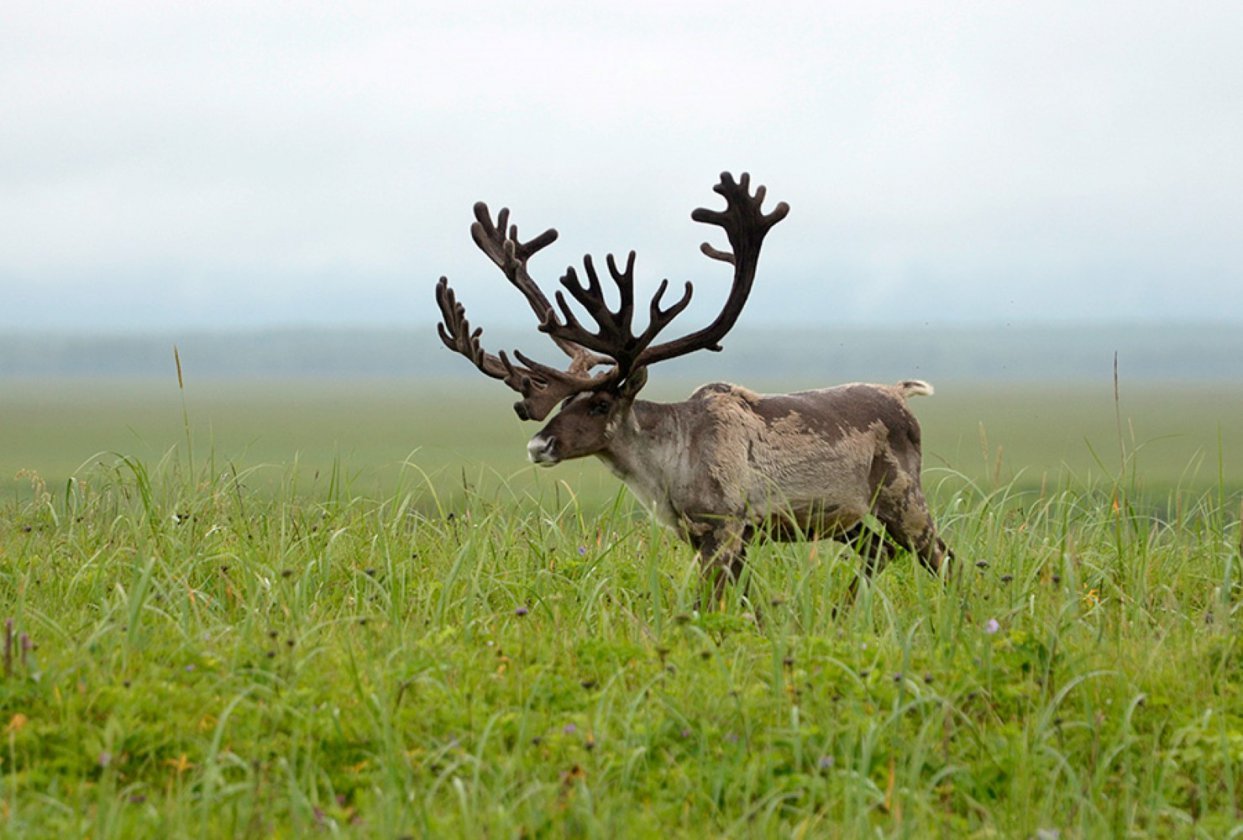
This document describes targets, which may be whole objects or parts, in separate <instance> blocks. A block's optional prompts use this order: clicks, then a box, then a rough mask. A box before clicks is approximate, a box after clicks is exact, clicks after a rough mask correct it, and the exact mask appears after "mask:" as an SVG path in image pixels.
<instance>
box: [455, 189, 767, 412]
mask: <svg viewBox="0 0 1243 840" xmlns="http://www.w3.org/2000/svg"><path fill="white" fill-rule="evenodd" d="M713 189H714V190H715V191H716V192H717V193H719V194H721V195H722V196H724V197H725V201H726V208H725V210H723V211H718V210H706V209H703V208H700V209H698V210H696V211H694V212H693V213H692V214H691V218H693V219H694V220H695V221H697V222H704V223H706V224H712V225H716V226H718V227H720V228H722V229H724V230H725V233H726V235H727V236H728V238H729V242H730V245H731V247H732V248H733V251H732V252H727V251H719V250H717V249H716V248H713V247H712V246H711V245H709V244H707V243H704V245H703V246H702V248H701V250H703V252H704V253H705V254H707V255H708V256H709V257H712V258H713V259H718V260H722V261H724V262H728V263H730V264H732V265H733V266H734V282H733V286H732V287H731V289H730V293H729V297H728V298H727V299H726V301H725V305H724V307H723V308H722V310H721V312H720V314H718V315H717V317H716V319H715V320H713V322H712V323H711V324H709V325H708V326H707V327H704V328H703V329H701V330H698V331H696V332H694V333H691V334H689V335H686V336H683V337H682V338H678V339H674V340H673V341H668V342H665V343H664V344H659V345H655V346H651V345H652V341H653V340H654V339H655V338H656V336H657V335H658V334H659V333H660V332H661V331H662V330H663V329H665V327H667V326H668V325H669V323H670V322H671V321H673V319H674V318H676V317H677V316H678V315H679V314H680V313H681V312H682V311H683V310H685V309H686V307H687V305H688V304H689V303H690V300H691V294H692V287H691V284H690V283H687V284H686V290H685V291H684V292H683V294H682V297H681V298H679V299H678V300H677V301H675V302H674V303H673V304H671V305H670V306H668V307H662V305H661V301H662V300H663V299H664V294H665V292H666V291H667V289H668V288H669V281H668V280H663V281H661V284H660V288H659V289H658V290H657V291H656V294H655V295H653V296H652V301H651V303H650V305H649V309H648V316H649V317H648V325H647V328H646V329H645V330H644V331H643V332H642V333H640V334H639V335H635V334H634V328H633V318H634V258H635V255H634V252H633V251H631V252H630V255H629V257H628V258H627V260H626V266H625V268H624V269H619V268H618V266H617V261H616V260H615V259H614V258H613V255H612V254H609V256H608V269H609V275H610V276H611V277H612V280H613V283H614V284H615V285H616V286H617V289H618V292H619V296H620V302H619V304H618V307H617V309H616V310H613V309H611V308H610V307H609V305H608V303H607V302H606V300H605V298H604V290H603V288H602V287H601V284H600V278H599V275H598V274H597V273H596V269H595V265H594V263H593V262H592V260H591V257H590V256H587V257H584V259H583V268H584V271H585V273H586V277H587V282H586V284H584V283H583V282H582V281H580V280H579V277H578V273H577V272H576V271H575V270H574V269H573V268H572V267H571V268H569V269H567V270H566V273H565V276H563V277H562V278H561V284H562V285H563V286H564V287H565V291H566V292H569V294H570V295H571V296H572V297H573V298H574V299H575V300H576V301H578V303H579V305H581V306H582V307H583V309H585V310H586V312H587V314H588V315H589V316H590V317H591V319H592V320H593V321H595V324H596V328H595V329H594V330H591V329H588V328H587V327H585V326H583V324H582V322H581V321H579V319H578V318H577V317H576V316H575V314H574V311H573V310H572V309H571V308H570V306H569V303H568V301H567V300H566V297H565V294H564V293H563V292H561V291H558V292H557V294H556V298H557V307H558V308H559V309H560V312H561V317H558V315H557V310H556V309H554V308H553V306H552V304H551V303H550V302H549V301H548V298H546V297H545V296H544V293H543V292H542V291H541V290H540V288H539V286H537V285H536V284H535V281H534V280H532V279H531V275H530V274H529V273H528V272H527V262H528V261H529V260H530V258H531V257H532V256H533V255H534V254H535V253H536V252H538V251H539V250H541V249H542V248H544V247H546V246H548V245H549V244H551V243H552V242H553V241H555V240H556V238H557V232H556V231H555V230H553V229H551V228H550V229H549V230H546V231H544V232H543V233H542V234H540V235H539V236H536V237H535V238H533V239H530V240H528V241H527V242H523V241H521V240H520V239H519V238H518V229H517V227H516V226H511V227H509V228H508V230H507V229H506V226H507V224H508V221H509V210H508V209H502V210H501V212H500V213H499V214H498V216H497V220H496V222H495V223H493V221H492V216H491V214H490V213H489V211H488V207H487V205H486V204H484V203H483V202H479V203H477V204H476V205H475V220H476V221H475V223H474V224H473V225H471V236H472V237H473V238H474V240H475V244H476V245H478V246H479V248H480V249H481V250H482V251H483V252H484V253H485V254H487V255H488V258H489V259H491V260H492V262H494V263H495V264H496V265H497V266H498V267H499V268H500V269H501V271H502V272H503V273H504V274H505V276H506V277H507V278H508V279H509V281H510V283H512V284H513V285H514V286H515V287H517V289H518V290H519V291H520V292H522V294H523V296H524V297H525V298H526V299H527V303H528V304H530V306H531V309H532V310H533V311H534V312H535V314H536V316H537V317H538V318H539V319H540V330H541V331H542V332H545V333H547V334H548V335H549V336H551V337H552V339H553V341H554V342H556V344H557V346H558V347H560V348H561V349H562V350H563V351H565V353H566V354H567V355H568V356H569V357H570V360H571V361H570V366H569V368H568V369H567V370H564V371H562V370H558V369H556V368H551V367H548V366H546V365H542V364H540V363H538V362H535V361H533V360H531V359H529V358H528V357H526V356H525V355H523V354H522V353H520V352H519V351H517V350H515V351H514V356H515V357H516V358H517V359H518V361H520V362H521V363H522V364H523V365H525V367H522V366H519V365H515V364H514V363H513V362H511V361H510V360H509V357H508V356H506V355H505V354H504V353H501V354H500V355H499V356H494V355H492V354H491V353H488V352H486V351H485V350H484V349H483V348H482V346H481V345H480V343H479V337H480V335H481V334H482V332H483V331H482V330H478V329H477V330H474V331H473V332H472V331H471V329H470V323H469V322H468V321H467V320H466V311H465V309H464V308H463V307H462V305H461V304H459V303H458V302H457V299H456V297H455V296H454V294H453V290H452V289H451V288H449V282H448V280H446V279H445V278H443V277H442V278H440V283H439V284H438V285H437V286H436V300H437V303H438V304H439V305H440V311H441V314H442V315H443V316H444V321H443V323H441V324H440V325H439V327H438V328H439V332H440V338H441V340H442V341H443V342H444V343H445V345H446V346H447V347H449V348H450V349H451V350H454V351H456V352H458V353H461V354H462V355H463V356H465V357H466V358H468V359H470V361H471V362H472V363H473V364H474V365H475V367H477V368H478V369H479V370H481V371H482V372H483V373H485V374H487V375H488V376H491V377H493V378H495V379H500V380H502V381H504V382H505V384H507V385H508V386H509V387H511V388H513V389H514V390H515V391H518V392H519V393H521V394H522V396H523V400H522V401H521V402H519V403H517V404H515V406H514V410H515V411H517V413H518V416H519V417H521V418H522V419H524V420H526V419H533V420H542V419H543V418H544V417H546V416H547V415H548V413H549V412H550V411H551V410H552V409H553V408H554V407H555V406H556V405H557V403H559V402H560V401H561V400H563V399H565V398H566V397H568V396H571V395H573V394H576V393H579V392H582V391H594V390H598V389H601V388H605V387H611V386H614V385H616V384H617V383H619V382H621V381H623V380H625V379H626V378H627V377H630V376H631V374H632V373H634V372H635V371H636V370H638V369H639V368H643V367H646V366H647V365H650V364H654V363H656V362H660V361H664V360H665V359H671V358H674V357H675V356H682V355H685V354H687V353H691V352H693V351H695V350H700V349H709V350H720V349H721V347H720V341H721V339H722V338H723V337H724V336H725V334H726V333H728V332H729V331H730V329H731V328H732V327H733V326H734V323H735V322H736V321H737V320H738V316H739V315H740V314H741V313H742V308H743V306H744V305H745V304H746V302H747V296H748V295H749V294H750V292H751V284H752V282H753V281H754V280H755V270H756V266H757V264H758V261H759V255H760V246H761V245H762V244H763V241H764V236H765V235H766V234H767V233H768V231H769V229H770V228H772V226H773V225H775V224H777V222H779V221H781V220H782V219H784V218H785V216H786V214H787V213H788V212H789V210H790V208H789V206H788V205H786V204H785V202H781V203H779V204H778V205H777V206H776V208H774V210H773V211H772V212H771V213H769V214H765V213H764V212H763V211H762V210H761V204H762V203H763V201H764V193H765V191H764V187H758V188H757V189H756V191H755V195H754V196H752V195H751V194H750V191H749V190H750V176H749V175H747V174H746V173H745V172H744V173H743V174H742V176H741V178H740V179H739V181H738V182H735V181H734V179H733V176H731V175H730V174H729V173H728V172H724V173H722V174H721V182H720V183H719V184H717V186H716V187H714V188H713ZM601 364H611V365H612V366H611V367H610V368H609V369H608V370H606V371H603V372H602V373H599V374H596V375H595V376H592V375H590V373H589V371H591V370H592V368H594V367H596V366H598V365H601Z"/></svg>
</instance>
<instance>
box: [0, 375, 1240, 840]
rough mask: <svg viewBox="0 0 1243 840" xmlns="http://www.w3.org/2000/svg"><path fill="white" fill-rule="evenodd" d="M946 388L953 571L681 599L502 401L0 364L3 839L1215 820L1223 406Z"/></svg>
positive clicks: (1231, 408)
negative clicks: (858, 584)
mask: <svg viewBox="0 0 1243 840" xmlns="http://www.w3.org/2000/svg"><path fill="white" fill-rule="evenodd" d="M938 384H939V386H940V387H939V390H938V394H937V396H935V397H933V398H932V399H927V400H921V401H920V402H918V403H916V410H917V412H918V413H919V415H920V417H921V419H922V420H923V423H924V430H925V440H926V444H925V455H926V467H927V469H926V473H925V482H926V484H927V485H928V486H929V487H930V489H932V491H933V493H932V496H933V498H934V513H935V515H936V516H937V518H938V520H939V522H940V524H941V527H942V531H943V533H944V534H945V536H946V539H947V540H948V541H949V542H950V543H951V544H952V545H953V547H954V548H955V550H956V552H957V553H958V556H959V557H960V558H962V560H963V564H962V568H961V570H960V572H959V575H958V576H957V577H956V578H954V579H953V580H952V581H950V582H949V583H948V585H943V584H942V583H941V582H939V581H937V580H934V579H933V578H931V577H930V576H928V575H927V574H926V573H924V572H923V571H922V570H920V569H919V568H918V567H917V564H913V563H911V562H910V561H909V560H906V559H901V560H899V561H897V562H895V563H894V564H892V565H891V566H890V568H889V569H887V570H886V571H885V572H884V573H883V574H881V575H880V576H879V577H878V578H877V580H876V581H875V582H874V585H872V586H864V587H862V588H861V590H860V595H859V598H858V599H857V601H855V602H853V603H846V602H844V596H845V592H846V589H847V587H848V586H849V585H850V581H851V580H852V578H853V576H854V573H855V569H856V568H857V565H858V564H857V560H856V559H855V558H854V557H853V556H852V555H850V554H849V553H848V552H844V551H843V550H841V549H840V548H838V547H837V546H835V545H834V544H830V543H819V544H794V545H783V546H764V547H761V548H759V549H757V550H756V551H754V552H753V553H752V556H751V564H750V572H749V581H748V584H747V589H746V592H745V594H744V592H743V591H742V589H735V590H733V591H731V593H730V597H729V598H728V599H727V603H725V604H724V605H723V606H722V608H721V609H713V610H707V609H704V610H701V609H699V605H700V604H701V603H703V601H702V597H701V596H702V591H701V586H700V583H699V579H698V575H697V570H696V568H695V566H694V564H693V560H692V557H691V553H690V551H689V550H687V549H686V548H685V547H684V546H681V545H679V544H677V543H676V542H674V541H672V540H671V538H670V537H669V535H668V534H667V533H665V532H663V531H661V530H660V529H658V528H655V527H653V526H652V525H650V524H649V523H648V522H647V520H646V519H645V518H644V517H642V516H641V515H637V514H636V512H635V511H634V509H633V508H632V506H631V504H630V502H629V500H628V498H627V497H626V496H625V495H624V494H622V493H619V492H618V487H617V484H616V482H615V481H613V480H612V479H611V478H609V477H608V476H606V475H604V474H603V472H602V471H601V470H598V469H596V468H594V467H593V466H591V465H586V466H583V467H581V468H580V467H572V466H570V465H566V466H564V467H560V468H558V469H556V470H554V471H545V472H541V473H539V474H536V473H534V472H533V471H532V470H530V469H529V468H526V467H524V466H523V464H522V455H523V454H524V453H523V449H524V443H525V439H526V437H527V435H528V434H529V433H530V431H531V429H530V426H529V425H528V424H519V423H518V422H517V421H516V420H514V419H513V417H512V414H510V413H509V411H508V407H507V401H506V400H505V395H504V394H499V395H498V394H497V393H496V392H495V390H486V391H478V392H476V391H471V392H470V393H467V394H456V395H452V396H450V395H448V394H447V393H446V391H444V390H437V389H435V388H418V387H416V386H413V385H411V384H410V383H364V384H356V385H344V384H324V383H301V384H299V383H294V384H286V385H281V386H275V385H269V384H264V383H252V384H249V385H238V384H225V383H203V384H196V383H189V385H188V388H187V391H186V394H185V396H184V403H183V395H182V394H181V393H180V392H179V391H178V390H177V388H176V385H175V382H174V383H173V384H172V385H171V386H170V385H168V384H163V383H161V384H156V385H152V384H149V383H104V384H100V383H95V384H89V383H61V384H58V385H53V384H33V383H5V384H4V385H3V386H2V387H3V391H2V392H0V393H3V402H2V403H0V471H2V472H0V475H3V477H4V478H5V479H6V480H8V479H10V478H12V477H14V476H17V475H18V473H19V471H20V477H18V478H13V480H12V482H11V483H10V484H9V486H8V490H7V493H6V498H5V500H4V501H0V604H3V605H4V607H3V610H4V612H3V615H0V620H3V621H4V622H5V626H4V628H3V632H4V635H5V662H4V675H3V682H0V726H3V727H4V738H3V742H2V743H0V826H2V827H3V831H4V832H5V834H6V835H28V836H91V837H96V838H99V837H134V836H159V837H180V836H287V837H296V836H308V835H312V834H315V833H322V834H330V833H335V834H344V835H350V836H353V835H357V836H380V837H402V836H436V837H440V836H462V837H477V836H491V837H498V836H586V837H618V836H653V835H670V834H674V835H677V836H742V837H749V836H757V837H762V836H789V835H795V836H809V837H811V836H861V835H865V834H866V835H880V836H895V837H898V836H909V837H926V836H936V835H940V836H954V837H959V836H964V837H971V836H975V837H997V836H1000V837H1054V836H1057V837H1063V838H1065V837H1099V836H1161V837H1165V836H1187V837H1213V838H1216V837H1227V836H1243V829H1241V828H1240V825H1241V824H1243V609H1241V608H1240V606H1239V605H1240V601H1241V599H1243V584H1241V582H1240V581H1241V579H1243V568H1241V567H1243V559H1241V557H1240V539H1241V532H1240V524H1239V514H1240V507H1239V505H1240V493H1239V489H1240V486H1241V484H1240V480H1239V476H1240V475H1243V465H1241V464H1240V457H1243V439H1241V435H1243V396H1239V395H1238V391H1237V389H1236V390H1235V391H1234V392H1231V391H1230V390H1229V389H1221V388H1216V389H1209V388H1203V389H1199V388H1190V387H1173V386H1170V387H1164V388H1158V387H1149V388H1145V389H1139V388H1136V389H1134V390H1132V389H1130V388H1127V387H1126V386H1125V384H1124V387H1123V391H1122V399H1121V401H1120V402H1119V403H1118V404H1117V405H1115V403H1114V400H1113V391H1112V384H1111V383H1103V384H1102V386H1101V388H1099V389H1078V390H1076V389H1069V390H1068V389H1053V388H1027V389H1021V388H1017V387H1016V388H1011V389H1007V390H1004V391H1002V390H998V389H991V388H990V389H982V388H968V387H966V386H963V387H956V386H954V385H953V384H952V383H949V384H941V383H938Z"/></svg>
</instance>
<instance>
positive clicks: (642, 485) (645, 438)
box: [597, 400, 686, 496]
mask: <svg viewBox="0 0 1243 840" xmlns="http://www.w3.org/2000/svg"><path fill="white" fill-rule="evenodd" d="M684 406H685V403H657V402H648V401H646V400H635V402H634V404H633V405H631V407H630V410H629V411H627V412H626V413H625V414H623V415H622V416H621V417H620V418H619V419H618V425H617V429H616V430H615V431H614V432H613V436H612V440H611V441H610V442H609V445H608V447H607V448H606V449H604V450H603V451H602V452H599V453H597V457H599V458H600V460H602V461H604V463H605V464H607V465H608V467H609V469H610V470H612V471H613V474H614V475H616V476H617V477H618V478H620V479H621V480H622V481H624V482H626V484H628V485H629V486H630V487H631V489H632V490H634V491H635V492H636V493H638V494H639V495H640V496H648V495H650V494H651V492H652V491H653V490H654V489H655V488H656V487H657V485H660V484H663V483H665V482H664V479H663V475H664V473H665V471H666V470H667V469H668V466H667V465H668V464H670V463H672V462H673V461H676V460H677V453H678V451H679V450H681V449H684V448H685V445H686V441H685V437H686V435H685V433H684V430H685V423H684V422H683V417H682V410H681V409H682V408H683V407H684Z"/></svg>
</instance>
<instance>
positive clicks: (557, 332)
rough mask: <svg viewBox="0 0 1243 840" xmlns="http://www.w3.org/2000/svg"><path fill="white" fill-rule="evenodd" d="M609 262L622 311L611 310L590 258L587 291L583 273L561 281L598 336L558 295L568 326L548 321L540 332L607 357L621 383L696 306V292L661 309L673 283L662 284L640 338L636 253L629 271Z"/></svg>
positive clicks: (631, 256)
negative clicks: (693, 301) (636, 319)
mask: <svg viewBox="0 0 1243 840" xmlns="http://www.w3.org/2000/svg"><path fill="white" fill-rule="evenodd" d="M607 262H608V269H609V275H610V276H611V277H612V278H613V283H614V284H616V286H617V290H618V293H619V298H620V302H619V304H618V307H617V310H616V311H613V310H611V309H609V306H608V303H607V302H606V301H605V299H604V290H603V289H602V288H601V287H600V278H599V276H598V275H597V274H596V268H595V264H594V263H593V262H592V260H591V257H590V256H586V257H583V268H584V269H585V270H586V272H587V285H586V286H584V285H583V284H582V283H581V282H580V281H579V279H578V273H577V272H576V271H575V270H574V269H573V268H572V267H571V268H568V269H566V273H565V276H564V277H562V278H561V285H563V286H565V288H566V291H568V292H569V293H570V294H571V295H573V296H574V299H575V300H577V301H578V302H579V304H581V305H582V307H583V308H584V309H585V310H587V314H588V315H590V316H591V319H592V320H593V321H595V322H596V327H597V329H596V331H595V332H591V331H590V330H588V329H586V328H584V327H583V326H582V324H581V323H579V321H578V319H577V318H576V317H575V316H574V311H573V310H572V309H570V306H569V304H568V303H566V299H565V295H564V294H562V293H561V292H557V306H558V307H560V309H561V315H562V318H563V319H564V323H561V322H558V321H547V322H545V323H544V324H543V325H541V326H540V329H541V330H543V331H544V332H547V333H549V334H550V335H553V336H556V337H558V338H560V339H561V340H562V341H567V342H572V343H573V344H576V345H579V346H582V347H586V348H588V349H589V350H594V351H596V352H597V353H602V354H604V355H605V356H608V357H609V358H610V359H612V360H613V361H614V362H615V363H616V365H617V377H618V379H624V378H625V377H627V376H628V375H629V374H630V372H631V371H632V370H633V369H634V367H635V362H636V361H637V360H638V358H639V356H640V355H641V354H642V353H643V351H644V350H645V349H646V348H647V346H648V345H649V344H651V343H652V339H654V338H655V337H656V335H657V333H659V332H660V331H661V330H663V329H664V328H665V327H666V326H668V324H669V322H670V321H672V320H673V319H674V318H676V317H677V315H678V314H679V313H680V312H681V311H682V310H684V309H685V308H686V307H687V305H688V304H689V303H690V302H691V292H692V289H691V284H690V283H687V284H686V291H685V292H683V294H682V297H681V298H680V299H679V300H678V301H676V302H675V303H674V304H672V305H671V306H669V307H668V308H667V309H662V308H661V305H660V302H661V300H662V299H663V298H664V295H665V290H666V289H668V288H669V281H668V280H662V281H661V283H660V288H659V289H657V290H656V294H655V295H654V296H653V297H652V302H651V305H650V307H649V317H648V325H647V329H645V330H644V331H643V332H642V333H641V334H640V335H635V334H634V328H633V326H632V323H633V319H634V251H631V252H630V254H629V256H628V257H627V258H626V267H625V269H619V268H618V267H617V261H616V259H614V257H613V255H612V254H609V255H608V259H607Z"/></svg>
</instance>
